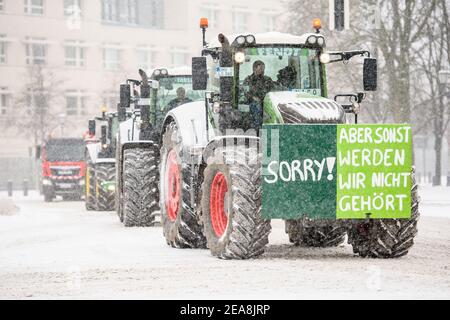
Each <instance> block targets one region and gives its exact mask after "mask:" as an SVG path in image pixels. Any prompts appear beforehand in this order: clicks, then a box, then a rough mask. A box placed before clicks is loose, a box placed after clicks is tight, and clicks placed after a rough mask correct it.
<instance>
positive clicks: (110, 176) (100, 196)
mask: <svg viewBox="0 0 450 320" xmlns="http://www.w3.org/2000/svg"><path fill="white" fill-rule="evenodd" d="M115 179H116V168H115V165H114V163H97V164H96V165H95V183H96V190H97V192H96V194H97V210H98V211H113V210H114V207H115V197H114V196H115V192H114V191H108V190H105V189H104V188H103V187H102V184H103V183H105V182H111V181H113V182H114V183H115Z"/></svg>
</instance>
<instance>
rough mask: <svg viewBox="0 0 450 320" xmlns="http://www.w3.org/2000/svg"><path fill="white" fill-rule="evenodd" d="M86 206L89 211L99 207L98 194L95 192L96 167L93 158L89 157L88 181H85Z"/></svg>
mask: <svg viewBox="0 0 450 320" xmlns="http://www.w3.org/2000/svg"><path fill="white" fill-rule="evenodd" d="M85 192H86V193H85V199H84V202H85V206H86V210H87V211H92V210H95V209H96V208H97V203H96V202H97V201H96V194H95V168H94V164H93V163H92V161H91V159H90V158H88V161H87V167H86V181H85Z"/></svg>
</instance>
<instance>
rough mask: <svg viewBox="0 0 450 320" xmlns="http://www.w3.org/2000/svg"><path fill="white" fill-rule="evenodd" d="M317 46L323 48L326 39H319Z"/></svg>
mask: <svg viewBox="0 0 450 320" xmlns="http://www.w3.org/2000/svg"><path fill="white" fill-rule="evenodd" d="M317 44H318V45H319V46H321V47H322V46H323V45H324V44H325V39H324V38H323V37H318V38H317Z"/></svg>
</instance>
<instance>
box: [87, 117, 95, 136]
mask: <svg viewBox="0 0 450 320" xmlns="http://www.w3.org/2000/svg"><path fill="white" fill-rule="evenodd" d="M88 130H89V134H90V135H91V136H95V120H89V125H88Z"/></svg>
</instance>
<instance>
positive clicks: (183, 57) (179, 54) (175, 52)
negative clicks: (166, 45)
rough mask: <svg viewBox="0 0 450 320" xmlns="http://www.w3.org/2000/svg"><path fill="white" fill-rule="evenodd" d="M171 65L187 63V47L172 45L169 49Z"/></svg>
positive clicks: (176, 65)
mask: <svg viewBox="0 0 450 320" xmlns="http://www.w3.org/2000/svg"><path fill="white" fill-rule="evenodd" d="M171 52H172V53H171V56H172V67H180V66H184V65H186V64H187V63H188V59H189V53H188V50H187V48H184V47H173V48H172V49H171Z"/></svg>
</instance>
